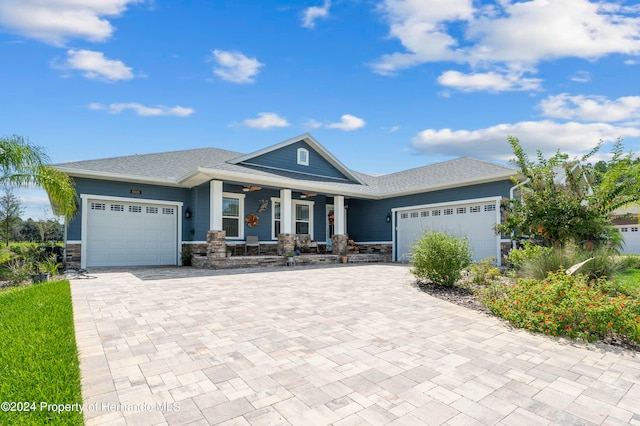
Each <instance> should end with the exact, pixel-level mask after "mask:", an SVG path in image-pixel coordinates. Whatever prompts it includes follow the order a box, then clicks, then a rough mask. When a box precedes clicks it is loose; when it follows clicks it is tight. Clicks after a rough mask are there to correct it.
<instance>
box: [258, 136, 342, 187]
mask: <svg viewBox="0 0 640 426" xmlns="http://www.w3.org/2000/svg"><path fill="white" fill-rule="evenodd" d="M298 148H305V149H306V150H307V151H309V165H308V166H303V165H300V164H298ZM246 164H255V165H259V166H265V167H274V168H277V169H281V170H289V171H294V172H300V173H308V174H312V175H316V176H323V177H329V178H334V179H348V178H347V177H346V176H345V175H344V174H343V173H341V172H340V171H339V170H338V169H336V168H335V167H333V165H331V163H329V162H328V161H327V160H326V159H325V158H324V157H322V156H321V155H320V154H318V152H316V151H315V150H314V149H313V148H311V147H310V146H309V145H308V144H307V143H306V142H302V141H300V142H296V143H293V144H291V145H287V146H285V147H283V148H280V149H278V150H275V151H271V152H268V153H266V154H263V155H261V156H259V157H255V158H252V159H251V160H249V161H248V162H247V163H246Z"/></svg>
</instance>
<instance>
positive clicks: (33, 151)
mask: <svg viewBox="0 0 640 426" xmlns="http://www.w3.org/2000/svg"><path fill="white" fill-rule="evenodd" d="M48 162H49V158H48V157H47V155H46V154H45V153H44V151H43V150H42V148H41V147H39V146H36V145H33V144H31V143H30V142H28V141H26V140H25V139H24V138H22V137H21V136H15V135H14V136H11V137H8V138H4V137H0V183H3V184H4V185H8V186H30V185H35V186H39V187H41V188H43V189H44V190H45V191H46V192H47V195H48V196H49V200H50V201H51V204H52V207H53V208H54V211H56V212H57V213H58V214H60V215H62V216H65V217H66V218H70V217H72V216H73V215H74V214H75V213H76V210H77V204H76V199H77V195H76V190H75V186H74V183H73V179H71V177H69V176H68V175H67V174H65V173H63V172H61V171H59V170H56V169H54V168H53V167H51V166H49V165H48V164H47V163H48Z"/></svg>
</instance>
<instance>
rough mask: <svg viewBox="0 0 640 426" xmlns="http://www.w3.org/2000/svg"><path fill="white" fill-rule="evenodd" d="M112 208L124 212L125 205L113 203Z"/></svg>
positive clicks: (113, 210) (114, 210)
mask: <svg viewBox="0 0 640 426" xmlns="http://www.w3.org/2000/svg"><path fill="white" fill-rule="evenodd" d="M110 209H111V211H112V212H123V211H124V205H122V204H111V206H110Z"/></svg>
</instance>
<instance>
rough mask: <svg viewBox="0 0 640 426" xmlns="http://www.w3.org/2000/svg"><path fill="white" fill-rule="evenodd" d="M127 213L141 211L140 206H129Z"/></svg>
mask: <svg viewBox="0 0 640 426" xmlns="http://www.w3.org/2000/svg"><path fill="white" fill-rule="evenodd" d="M129 213H142V206H129Z"/></svg>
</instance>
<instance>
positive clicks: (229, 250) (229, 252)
mask: <svg viewBox="0 0 640 426" xmlns="http://www.w3.org/2000/svg"><path fill="white" fill-rule="evenodd" d="M225 253H226V254H227V257H231V249H227V251H226V252H225Z"/></svg>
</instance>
